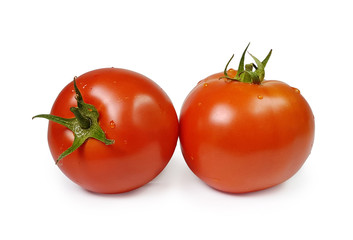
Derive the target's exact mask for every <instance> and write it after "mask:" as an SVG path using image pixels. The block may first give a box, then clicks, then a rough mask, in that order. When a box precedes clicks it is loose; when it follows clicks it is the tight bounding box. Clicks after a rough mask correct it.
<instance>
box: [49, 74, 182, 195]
mask: <svg viewBox="0 0 353 240" xmlns="http://www.w3.org/2000/svg"><path fill="white" fill-rule="evenodd" d="M76 82H77V87H78V88H79V90H80V92H81V94H82V97H83V100H84V102H85V103H88V104H91V105H93V106H95V108H96V109H97V111H98V113H99V125H100V127H101V128H102V129H103V131H104V133H105V134H106V138H107V139H113V140H114V144H111V145H105V144H104V143H102V142H101V141H98V140H96V139H94V138H89V139H88V140H86V141H85V142H84V144H83V145H81V146H80V147H79V148H78V149H77V150H75V151H74V152H72V153H71V154H69V155H67V156H65V157H64V158H62V159H61V160H60V161H59V162H58V166H59V168H60V169H61V171H62V172H63V173H64V174H65V175H66V176H67V177H68V178H70V179H71V180H72V181H74V182H75V183H77V184H78V185H80V186H81V187H83V188H85V189H87V190H89V191H93V192H98V193H121V192H126V191H130V190H133V189H136V188H138V187H140V186H142V185H144V184H146V183H148V182H149V181H151V180H152V179H153V178H154V177H156V176H157V175H158V174H159V173H160V172H161V171H162V170H163V169H164V167H165V166H166V165H167V163H168V162H169V160H170V158H171V156H172V154H173V152H174V150H175V146H176V142H177V138H178V119H177V115H176V112H175V110H174V107H173V105H172V102H171V101H170V99H169V98H168V96H167V95H166V93H165V92H164V91H163V90H162V89H161V88H160V87H159V86H158V85H157V84H156V83H154V82H153V81H151V80H150V79H149V78H147V77H145V76H143V75H141V74H138V73H136V72H132V71H129V70H124V69H117V68H105V69H98V70H94V71H91V72H88V73H85V74H83V75H81V76H80V77H78V78H77V79H76ZM72 106H76V100H75V91H74V84H73V82H71V83H69V84H68V85H67V86H66V87H65V88H64V89H63V90H62V91H61V93H60V94H59V96H58V97H57V99H56V101H55V103H54V105H53V107H52V110H51V114H52V115H56V116H60V117H64V118H72V117H74V115H73V113H72V112H71V111H70V107H72ZM73 140H74V134H73V133H72V131H70V130H69V129H68V128H66V127H64V126H62V125H59V124H57V123H55V122H52V121H50V122H49V129H48V142H49V147H50V151H51V153H52V156H53V158H54V159H58V157H59V155H60V154H62V153H63V152H64V151H65V150H66V149H67V148H69V147H70V146H71V145H72V143H73Z"/></svg>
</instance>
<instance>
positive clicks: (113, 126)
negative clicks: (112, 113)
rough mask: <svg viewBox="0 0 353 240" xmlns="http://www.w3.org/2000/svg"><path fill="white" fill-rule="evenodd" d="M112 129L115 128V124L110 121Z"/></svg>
mask: <svg viewBox="0 0 353 240" xmlns="http://www.w3.org/2000/svg"><path fill="white" fill-rule="evenodd" d="M110 128H115V122H114V121H113V120H112V121H110Z"/></svg>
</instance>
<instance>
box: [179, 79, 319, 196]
mask: <svg viewBox="0 0 353 240" xmlns="http://www.w3.org/2000/svg"><path fill="white" fill-rule="evenodd" d="M222 75H223V74H222V73H219V74H214V75H212V76H210V77H208V78H206V79H205V80H203V81H201V82H199V84H198V85H197V86H196V87H195V88H194V89H193V90H192V91H191V92H190V94H189V95H188V96H187V98H186V99H185V101H184V104H183V106H182V109H181V113H180V125H179V128H180V144H181V148H182V153H183V156H184V158H185V161H186V163H187V164H188V166H189V168H190V169H191V170H192V171H193V172H194V173H195V175H197V176H198V177H199V178H200V179H201V180H203V181H204V182H205V183H207V184H208V185H210V186H211V187H213V188H215V189H218V190H220V191H224V192H229V193H244V192H252V191H257V190H262V189H265V188H269V187H272V186H274V185H277V184H279V183H282V182H284V181H285V180H287V179H289V178H290V177H291V176H293V175H294V174H295V173H296V172H297V171H298V170H299V169H300V168H301V166H302V165H303V164H304V162H305V160H306V159H307V157H308V156H309V154H310V152H311V148H312V145H313V141H314V131H315V123H314V116H313V113H312V111H311V108H310V106H309V105H308V103H307V102H306V100H305V99H304V98H303V96H302V95H301V94H300V92H299V90H298V89H295V88H292V87H290V86H289V85H287V84H285V83H283V82H280V81H263V82H262V83H261V84H260V85H257V84H249V83H242V82H237V81H226V80H224V79H219V78H220V77H221V76H222Z"/></svg>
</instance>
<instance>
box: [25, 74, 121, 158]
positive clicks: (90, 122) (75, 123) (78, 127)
mask: <svg viewBox="0 0 353 240" xmlns="http://www.w3.org/2000/svg"><path fill="white" fill-rule="evenodd" d="M74 88H75V93H76V96H75V99H76V101H77V107H71V108H70V111H71V112H72V113H73V114H74V115H75V117H74V118H62V117H58V116H54V115H50V114H39V115H36V116H34V117H33V118H32V119H34V118H45V119H48V120H50V121H53V122H56V123H58V124H61V125H63V126H65V127H67V128H68V129H70V130H71V131H72V132H73V133H74V141H73V143H72V145H71V147H69V148H68V149H67V150H65V151H64V152H63V153H62V154H61V155H60V156H59V157H58V159H57V160H56V164H58V162H59V161H60V160H61V159H63V158H64V157H66V156H67V155H69V154H71V153H72V152H74V151H75V150H76V149H77V148H79V147H80V146H81V145H82V144H83V143H84V142H85V141H86V140H87V139H88V138H95V139H97V140H99V141H101V142H103V143H104V144H106V145H110V144H113V143H114V140H111V139H107V138H106V136H105V133H104V131H103V129H102V128H101V127H100V126H99V123H98V118H99V113H98V111H97V109H96V108H95V107H94V106H93V105H91V104H87V103H85V102H84V101H83V98H82V95H81V92H80V91H79V89H78V87H77V85H76V77H75V78H74Z"/></svg>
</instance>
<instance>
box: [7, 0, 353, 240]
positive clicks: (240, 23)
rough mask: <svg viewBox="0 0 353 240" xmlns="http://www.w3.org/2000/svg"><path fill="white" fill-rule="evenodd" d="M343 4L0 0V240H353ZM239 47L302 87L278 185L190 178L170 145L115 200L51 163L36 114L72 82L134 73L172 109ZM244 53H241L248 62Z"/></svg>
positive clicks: (347, 18) (269, 75) (348, 46)
mask: <svg viewBox="0 0 353 240" xmlns="http://www.w3.org/2000/svg"><path fill="white" fill-rule="evenodd" d="M349 3H350V1H348V0H347V1H344V0H336V1H325V0H321V1H310V0H305V1H301V0H297V1H257V0H252V1H222V0H218V1H206V0H204V1H192V0H189V1H182V0H179V1H155V0H148V1H133V0H131V1H88V0H85V1H63V0H62V1H55V2H54V1H37V0H31V1H16V0H14V1H1V3H0V27H1V28H0V31H1V33H0V34H1V37H0V79H1V85H0V89H1V93H0V99H1V101H0V103H1V118H0V121H1V131H0V134H1V135H0V137H1V138H0V139H1V145H0V146H1V149H0V150H1V157H0V161H1V164H0V184H1V185H0V186H1V198H0V201H1V204H0V220H1V224H0V239H53V240H54V239H322V238H323V237H325V239H326V238H327V239H353V232H352V231H353V230H351V227H352V226H353V219H352V218H353V217H352V216H353V197H352V192H353V174H352V172H353V154H352V146H353V141H352V136H353V124H352V123H353V117H352V111H353V106H352V105H353V104H352V103H353V79H352V64H353V62H352V59H353V47H352V44H353V37H352V22H353V14H352V7H351V6H349ZM248 42H251V45H250V48H249V51H250V52H251V53H253V54H254V55H255V56H257V57H259V58H260V59H261V58H264V57H265V56H266V54H267V53H268V51H269V50H270V49H271V48H272V49H273V55H272V57H271V59H270V61H269V63H268V65H267V71H266V79H276V80H281V81H284V82H287V83H288V84H290V85H291V86H293V87H297V88H299V89H300V90H301V93H302V94H303V96H304V97H305V98H306V99H307V101H308V102H309V104H310V105H311V107H312V109H313V112H314V115H315V119H316V136H315V143H314V148H313V151H312V154H311V155H310V156H309V158H308V160H307V162H306V163H305V164H304V166H303V168H302V169H301V170H300V171H299V172H298V173H297V174H296V175H295V176H294V177H293V178H291V179H290V180H288V181H287V182H285V183H284V184H281V185H279V186H277V187H274V188H271V189H268V190H264V191H260V192H255V193H250V194H243V195H231V194H225V193H221V192H218V191H215V190H213V189H211V188H210V187H208V186H206V185H205V184H204V183H202V182H201V181H200V180H199V179H198V178H197V177H196V176H194V175H193V174H192V173H191V171H190V170H189V169H188V168H187V166H186V164H185V162H184V160H183V157H182V155H181V152H180V147H179V145H178V146H177V148H176V151H175V154H174V156H173V158H172V159H171V161H170V163H169V164H168V166H167V167H166V168H165V170H164V171H163V172H162V173H161V174H160V175H159V176H158V177H157V178H156V179H154V180H153V181H152V182H151V183H149V184H147V185H145V186H144V187H142V188H140V189H138V190H135V191H132V192H129V193H125V194H120V195H99V194H92V193H89V192H87V191H85V190H83V189H81V188H80V187H78V186H76V185H75V184H74V183H72V182H71V181H70V180H68V179H67V178H66V177H65V176H64V175H63V174H62V173H61V172H60V171H59V169H58V168H57V167H56V166H55V164H54V162H53V160H52V157H51V155H50V152H49V149H48V146H47V138H46V131H47V122H46V121H45V120H33V121H32V120H31V117H32V116H33V115H35V114H39V113H49V111H50V109H51V105H52V103H53V101H54V100H55V98H56V96H57V94H58V93H59V92H60V91H61V89H62V88H63V87H64V86H65V85H66V84H67V83H68V82H70V81H71V80H72V78H73V77H74V76H75V75H81V74H83V73H85V72H87V71H90V70H93V69H97V68H101V67H120V68H127V69H130V70H134V71H137V72H140V73H142V74H144V75H146V76H148V77H149V78H151V79H153V80H154V81H155V82H156V83H158V84H159V85H160V86H161V87H162V88H163V89H164V90H165V91H166V92H167V93H168V95H169V97H170V98H171V100H172V101H173V103H174V105H175V108H176V111H177V112H178V113H179V112H180V108H181V105H182V103H183V100H184V99H185V97H186V95H187V94H188V92H189V91H190V90H191V89H192V88H193V87H194V86H195V84H196V83H197V82H198V81H199V80H201V79H203V78H205V77H207V76H208V75H211V74H213V73H216V72H220V71H223V68H224V66H225V64H226V62H227V61H228V59H229V58H230V56H231V55H232V54H233V53H235V59H234V61H233V62H232V67H234V68H236V67H237V63H238V61H239V57H240V55H241V53H242V51H243V49H244V48H245V46H246V45H247V43H248ZM249 61H250V58H249V57H248V58H247V62H249Z"/></svg>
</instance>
